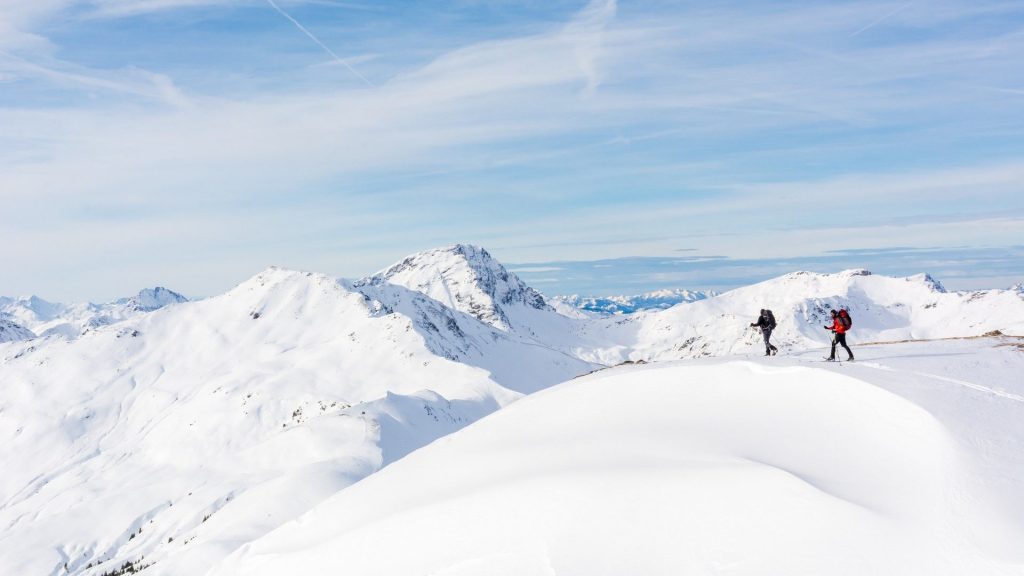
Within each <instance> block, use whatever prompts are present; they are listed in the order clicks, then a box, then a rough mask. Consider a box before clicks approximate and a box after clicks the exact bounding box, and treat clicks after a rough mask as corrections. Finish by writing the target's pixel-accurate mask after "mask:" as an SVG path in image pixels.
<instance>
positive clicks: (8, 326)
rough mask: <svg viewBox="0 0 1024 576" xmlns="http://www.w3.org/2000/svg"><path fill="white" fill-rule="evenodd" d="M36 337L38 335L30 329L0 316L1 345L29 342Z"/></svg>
mask: <svg viewBox="0 0 1024 576" xmlns="http://www.w3.org/2000/svg"><path fill="white" fill-rule="evenodd" d="M35 337H36V335H35V334H33V333H32V331H31V330H29V329H28V328H25V327H24V326H22V325H20V324H17V323H16V322H13V321H11V320H8V319H7V318H4V317H2V316H0V343H2V342H16V341H18V340H29V339H32V338H35Z"/></svg>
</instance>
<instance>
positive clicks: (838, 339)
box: [825, 310, 853, 362]
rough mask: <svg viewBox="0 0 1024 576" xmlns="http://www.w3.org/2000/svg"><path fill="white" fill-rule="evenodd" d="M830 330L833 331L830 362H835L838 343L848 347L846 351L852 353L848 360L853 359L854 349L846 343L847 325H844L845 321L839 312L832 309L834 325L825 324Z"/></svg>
mask: <svg viewBox="0 0 1024 576" xmlns="http://www.w3.org/2000/svg"><path fill="white" fill-rule="evenodd" d="M825 328H827V329H828V330H831V331H832V353H831V354H829V355H828V358H826V360H828V361H829V362H834V361H835V359H836V344H839V345H841V346H842V347H843V348H845V349H846V353H847V354H849V355H850V357H849V358H847V360H853V351H852V350H850V347H849V346H847V345H846V326H845V325H843V321H842V320H841V319H840V318H839V312H836V311H835V310H833V311H832V325H831V326H825Z"/></svg>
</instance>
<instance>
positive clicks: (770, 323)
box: [764, 310, 775, 330]
mask: <svg viewBox="0 0 1024 576" xmlns="http://www.w3.org/2000/svg"><path fill="white" fill-rule="evenodd" d="M764 314H765V316H767V317H768V329H769V330H775V314H772V311H771V310H765V311H764Z"/></svg>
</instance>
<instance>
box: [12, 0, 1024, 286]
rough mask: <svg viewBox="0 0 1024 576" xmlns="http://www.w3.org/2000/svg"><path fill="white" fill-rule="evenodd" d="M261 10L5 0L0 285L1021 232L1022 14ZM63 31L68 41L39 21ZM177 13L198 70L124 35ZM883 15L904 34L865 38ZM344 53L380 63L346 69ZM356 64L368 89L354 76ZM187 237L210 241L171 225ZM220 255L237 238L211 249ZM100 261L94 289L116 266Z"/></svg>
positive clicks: (760, 9) (972, 9) (834, 8)
mask: <svg viewBox="0 0 1024 576" xmlns="http://www.w3.org/2000/svg"><path fill="white" fill-rule="evenodd" d="M10 2H13V3H14V4H10ZM267 3H269V4H271V5H272V6H275V7H277V8H284V9H285V10H287V11H285V10H280V11H281V12H283V14H284V16H285V17H288V19H289V21H290V24H291V25H292V26H295V27H297V28H298V29H299V30H300V31H302V32H303V34H306V35H307V36H309V37H310V39H311V40H313V41H314V42H316V48H317V49H323V50H325V52H326V53H327V55H328V56H330V57H331V60H330V62H331V67H325V66H322V65H318V63H312V65H311V63H310V62H309V54H310V53H311V51H312V50H313V48H314V45H312V44H306V43H304V42H300V41H304V40H305V39H304V38H302V37H300V36H298V34H294V31H293V32H292V33H288V28H284V27H283V24H284V22H283V21H282V20H280V16H281V15H280V14H278V13H276V12H273V11H272V10H270V9H269V7H268V6H267V5H266V4H267ZM267 3H261V2H249V3H244V4H238V3H230V2H217V1H214V0H208V1H200V0H196V1H194V2H192V1H190V0H97V1H95V2H91V3H88V4H86V5H84V7H83V5H81V4H76V5H73V4H72V3H70V2H57V1H50V0H40V2H39V3H35V2H29V1H27V0H9V2H5V3H3V5H0V50H3V51H4V52H5V53H6V54H8V56H7V57H4V56H0V75H3V76H5V77H6V80H5V84H4V85H3V86H4V91H3V94H2V95H0V126H2V130H0V200H2V201H3V202H4V205H5V207H6V208H7V209H9V210H11V211H12V212H13V213H19V214H31V215H32V218H30V219H24V220H25V221H20V219H19V221H16V222H10V223H8V224H5V226H4V228H3V230H2V234H0V236H2V240H3V241H2V242H0V258H3V259H4V261H5V262H8V261H15V260H17V262H19V263H21V264H22V265H23V267H21V268H19V270H20V271H21V272H20V273H19V275H18V278H12V277H11V272H10V270H11V268H10V267H3V268H4V269H3V270H0V276H3V277H2V278H0V285H6V286H14V285H16V286H19V288H18V291H30V290H33V289H39V288H34V287H35V286H38V285H40V284H47V283H51V282H53V283H55V284H56V283H57V279H58V278H61V277H63V276H66V274H64V269H65V268H66V267H67V266H69V265H77V263H78V262H79V261H83V262H84V261H89V262H90V264H91V265H94V266H99V267H100V268H99V269H102V266H103V264H102V263H100V260H102V254H100V253H98V252H96V253H93V254H92V255H90V254H89V253H86V252H81V253H76V254H75V256H71V255H67V256H61V254H60V252H59V251H56V252H54V251H48V250H47V249H45V248H44V247H43V244H44V243H42V242H41V241H40V239H41V238H46V239H47V242H48V243H49V244H50V245H58V246H59V245H71V244H75V243H79V242H81V240H82V239H83V238H92V239H95V241H96V242H99V243H101V245H103V246H107V247H110V249H111V250H114V248H113V246H116V245H117V242H119V241H123V238H124V231H125V230H129V231H130V232H131V234H132V238H133V240H134V241H133V242H130V243H127V245H126V246H125V247H124V248H123V250H121V251H119V252H120V253H122V254H126V255H125V257H126V258H128V257H129V256H127V254H128V253H131V254H133V255H134V256H133V257H135V258H136V259H137V260H143V259H145V258H147V257H148V258H153V259H156V260H158V261H161V260H167V259H174V258H175V256H174V254H175V250H174V249H173V248H172V247H171V246H172V244H175V243H186V244H188V245H189V246H190V247H191V248H192V250H191V252H202V251H204V250H205V251H207V253H209V254H211V256H209V257H210V258H217V257H220V258H222V261H223V262H224V263H225V265H224V266H223V267H222V268H221V269H220V270H218V269H217V267H216V266H214V265H211V266H210V267H209V270H210V273H209V274H204V275H202V282H204V283H205V284H204V285H205V286H207V288H199V287H191V286H190V287H187V289H188V290H189V291H191V292H193V293H209V292H212V291H214V290H215V289H216V288H219V287H226V286H228V285H230V284H231V283H233V282H235V281H237V280H238V277H237V275H238V274H239V273H240V272H239V269H240V268H245V267H254V268H256V269H258V268H259V263H261V262H262V263H266V261H267V260H271V259H273V260H274V261H275V262H277V263H280V264H285V265H295V266H301V267H307V268H316V269H320V270H324V271H326V272H332V273H342V274H343V273H348V274H353V275H358V274H362V273H365V272H366V271H368V270H373V269H376V268H379V267H381V266H383V265H385V264H387V263H388V261H389V260H390V259H392V258H398V257H400V256H402V255H404V254H405V253H407V252H409V251H411V250H415V249H419V248H426V247H430V246H432V245H436V244H445V243H450V242H454V241H474V242H479V243H483V244H485V245H487V246H488V247H489V248H492V249H494V251H495V252H497V253H500V255H501V256H503V257H505V258H507V259H513V260H519V261H527V260H533V261H542V260H545V259H547V260H550V259H551V257H550V256H551V254H557V255H558V256H559V257H561V258H573V259H587V258H593V257H594V256H595V255H597V254H611V255H616V256H634V255H638V254H671V253H672V251H673V250H675V249H676V248H677V247H678V246H680V245H683V246H688V247H693V248H698V249H700V252H699V253H700V254H718V255H727V256H730V257H734V258H769V257H788V256H791V255H794V254H804V255H806V254H807V253H808V252H809V251H827V250H844V249H851V248H857V247H864V245H863V243H862V242H861V241H860V240H861V239H862V238H863V237H867V238H870V239H871V241H872V242H871V243H872V245H873V246H877V247H879V248H885V247H886V246H889V247H891V246H894V245H899V246H943V245H949V244H952V243H961V244H962V243H970V244H973V245H982V244H988V245H1000V244H1005V243H1007V242H1009V239H1010V238H1012V237H1013V236H1014V235H1019V234H1020V233H1021V228H1020V218H1021V215H1022V213H1024V201H1022V200H1020V199H1019V198H1021V197H1022V195H1021V194H1020V192H1021V191H1020V189H1019V188H1020V185H1019V182H1021V181H1024V179H1022V176H1024V157H1022V156H1021V152H1020V147H1019V134H1020V131H1021V130H1024V109H1022V106H1024V102H1022V100H1021V98H1020V97H1019V94H1017V93H1015V92H1014V90H1015V89H1016V87H1018V86H1022V85H1024V70H1022V69H1021V67H1020V66H1019V62H1018V61H1019V54H1020V53H1021V52H1022V51H1024V35H1021V34H1020V29H1021V27H1022V26H1024V13H1022V10H1021V9H1020V7H1019V6H1017V7H1016V8H1015V7H1014V6H1013V4H1012V3H1007V2H995V1H984V2H978V3H970V4H966V3H958V2H939V3H929V4H928V5H927V6H924V5H921V4H919V3H913V4H909V5H904V4H900V5H895V4H893V3H892V2H889V1H883V2H867V3H856V4H852V3H831V2H829V3H825V2H820V3H819V2H811V3H799V4H789V5H779V4H776V3H744V4H743V5H742V6H740V5H732V4H728V5H721V4H718V5H714V6H711V5H709V6H693V5H679V6H676V5H668V4H657V5H656V6H653V7H652V6H651V5H646V4H643V5H641V4H623V5H621V6H619V5H617V4H615V3H614V2H608V1H596V2H593V3H591V4H583V3H579V4H577V5H574V6H572V9H568V8H566V5H565V4H563V3H545V4H544V6H543V8H537V6H536V5H533V4H530V5H519V4H515V5H511V4H509V5H506V4H500V5H486V6H483V5H480V6H478V5H475V4H473V5H469V7H467V5H465V4H459V5H458V8H459V9H461V10H468V9H477V10H480V12H477V13H473V14H472V15H471V16H468V17H466V18H465V20H459V15H460V12H459V11H458V10H455V9H454V8H453V7H451V6H448V7H446V8H445V9H443V10H442V9H440V8H437V7H436V6H435V5H433V4H422V5H420V4H417V5H415V6H412V5H410V6H407V7H405V8H406V10H405V11H396V10H393V9H389V7H388V6H387V5H376V4H375V5H374V6H371V8H372V9H368V10H359V11H358V14H357V15H356V17H353V16H352V14H353V12H352V11H351V10H349V8H353V7H351V6H348V5H347V4H345V5H341V6H340V8H342V10H336V9H335V8H337V7H338V6H335V4H336V3H323V2H306V1H304V2H289V3H287V4H286V3H283V2H281V3H278V2H267ZM15 5H17V6H16V7H17V8H18V9H14V8H10V7H11V6H15ZM215 5H216V6H217V10H208V8H209V7H211V6H215ZM299 5H301V6H302V12H301V13H300V12H297V11H295V10H292V7H293V6H299ZM188 6H191V8H192V10H189V11H187V12H182V13H181V14H185V15H184V16H176V15H178V14H179V12H178V11H176V9H178V8H183V7H188ZM901 6H905V7H902V8H901ZM354 8H365V6H355V7H354ZM897 8H899V10H897ZM531 10H533V12H531ZM555 11H557V16H555V15H554V14H555ZM399 12H401V13H399ZM409 12H412V13H414V15H409ZM143 13H147V14H152V17H151V18H145V19H128V20H125V21H124V22H123V23H121V22H120V20H119V19H120V18H133V17H134V16H137V15H139V14H143ZM289 14H293V15H301V16H303V17H302V20H303V21H305V22H309V23H314V22H315V23H316V27H315V28H314V29H315V30H316V32H317V34H316V35H313V34H311V33H310V31H309V30H308V29H306V28H304V27H303V26H302V24H299V23H298V21H297V20H295V19H294V18H291V17H289ZM306 14H309V16H308V18H307V17H306V16H305V15H306ZM339 14H340V15H341V16H339ZM482 14H483V15H484V16H486V17H484V16H482ZM495 14H497V16H495ZM524 14H525V15H524ZM97 16H102V18H100V19H99V20H97V19H96V18H97ZM403 17H407V18H410V19H413V18H414V17H415V19H416V23H415V24H410V23H408V22H406V21H405V20H404V18H403ZM55 18H61V19H62V21H63V22H65V24H64V25H63V26H62V27H59V28H60V29H61V30H60V34H57V33H55V32H53V29H54V27H51V26H46V25H44V23H45V22H47V21H48V19H55ZM82 18H91V20H88V21H87V23H85V24H82V23H81V19H82ZM175 18H179V19H175ZM217 18H222V20H217ZM487 18H490V20H487ZM193 19H195V20H197V21H202V22H203V26H202V27H201V28H202V33H198V32H196V33H195V36H190V37H188V38H187V39H186V38H182V39H181V40H180V42H181V43H180V44H178V45H180V46H185V45H187V44H188V42H191V41H215V42H216V44H214V45H215V46H216V47H217V50H203V51H201V53H202V55H203V58H202V59H192V60H189V59H188V58H186V56H185V55H181V56H180V58H181V59H182V60H183V61H177V60H176V59H175V57H171V56H170V55H166V54H164V53H165V52H166V50H165V49H164V48H162V46H166V45H169V44H167V42H165V41H171V40H178V39H177V37H168V38H160V39H159V40H160V41H159V42H157V41H153V42H154V45H155V44H159V45H160V46H161V48H160V50H157V49H156V48H153V47H149V48H146V42H145V41H146V39H145V38H140V36H143V35H144V33H146V32H149V31H150V30H162V31H163V32H162V33H164V34H176V33H178V32H177V31H178V30H192V28H190V26H192V21H193ZM76 22H77V23H78V24H77V25H76ZM167 23H170V24H171V25H166V26H163V27H161V25H163V24H167ZM883 24H884V26H885V27H886V28H888V27H897V26H899V27H905V28H912V29H913V30H914V31H915V33H914V34H906V35H898V36H896V35H881V34H866V33H864V32H866V31H867V30H868V29H870V27H871V26H875V27H877V29H878V30H881V29H882V26H883ZM86 26H106V27H109V30H107V29H104V30H105V31H110V30H112V31H114V32H117V33H118V34H120V35H118V34H114V35H112V39H111V41H113V38H114V37H116V38H118V39H120V40H123V39H125V38H129V39H133V40H136V41H137V42H138V46H133V49H135V50H136V51H133V52H131V53H132V54H141V55H143V56H146V58H143V59H141V60H140V61H143V60H144V61H145V62H144V64H145V65H144V66H143V65H140V64H139V62H135V61H132V60H131V59H126V60H123V61H122V60H118V59H117V58H118V55H119V54H120V51H119V50H115V49H111V47H110V46H106V47H105V48H106V50H93V51H91V52H90V51H89V50H81V48H82V47H83V46H82V45H81V44H80V43H81V42H84V40H82V38H86V39H90V40H89V41H91V42H96V41H97V40H96V39H95V38H96V36H104V35H103V34H101V33H96V34H95V35H89V34H86V33H85V32H84V30H85V27H86ZM147 27H152V28H147ZM858 29H860V30H861V32H858ZM69 30H70V31H72V32H76V33H77V34H78V36H76V33H72V32H69ZM10 31H14V33H8V32H10ZM47 34H49V35H50V36H47ZM79 36H81V37H79ZM211 38H214V39H215V40H210V39H211ZM239 38H244V39H245V42H244V50H243V49H240V48H239V47H238V44H239V42H238V39H239ZM338 38H344V42H345V44H344V45H345V47H346V48H345V50H344V51H343V52H346V53H353V54H359V55H367V54H373V55H374V57H373V59H372V60H370V59H367V60H359V59H358V58H360V56H357V57H355V58H356V59H353V58H339V55H338V54H337V53H336V52H334V51H333V50H331V49H330V48H328V46H329V45H337V44H338V40H337V39H338ZM321 39H322V40H323V41H321ZM296 45H298V46H299V49H298V50H296V49H295V48H294V47H295V46H296ZM86 47H88V46H86ZM282 47H287V48H288V49H282ZM93 48H95V46H93ZM147 50H149V51H147ZM161 51H162V52H161ZM197 53H198V52H197ZM154 54H162V56H160V57H156V56H153V55H154ZM219 58H224V59H228V60H229V61H221V60H219ZM239 63H241V64H243V65H244V66H243V67H242V68H240V67H239ZM357 65H358V68H359V69H361V70H366V71H370V70H372V72H367V74H368V77H372V78H374V79H375V82H374V85H373V86H362V85H358V86H356V85H354V83H353V82H351V81H350V79H349V78H348V77H347V74H348V71H347V70H342V68H346V69H347V68H353V69H354V68H355V67H356V66H357ZM197 71H199V72H202V74H199V73H198V72H197ZM986 87H1001V88H1000V89H996V90H993V89H990V88H986ZM41 96H43V98H40V97H41ZM154 103H156V104H158V105H154ZM836 208H839V209H841V210H842V216H841V222H842V223H843V225H842V226H837V225H836V224H835V220H836V218H837V217H836V216H834V215H833V214H832V213H831V211H832V210H833V209H836ZM1000 217H1003V218H1004V219H1002V220H1000V219H999V218H1000ZM218 221H223V222H240V224H239V225H238V226H228V225H225V226H223V227H222V228H223V229H218V227H217V225H216V223H217V222H218ZM193 224H194V225H196V226H200V227H201V228H202V230H203V231H204V232H203V234H202V235H201V238H202V239H203V240H202V244H201V245H200V244H197V242H199V241H198V240H195V241H193V240H192V239H189V238H183V237H182V236H183V235H175V233H174V230H176V229H184V228H186V227H188V226H191V225H193ZM39 235H42V236H39ZM961 238H962V239H961ZM30 240H31V241H30ZM37 241H38V242H37ZM221 245H231V246H238V248H237V250H234V249H233V250H234V251H232V252H231V255H230V258H229V257H228V256H225V255H223V254H222V253H221V252H218V251H217V250H216V249H212V248H204V246H221ZM26 246H27V247H28V248H25V247H26ZM143 246H145V247H147V248H145V249H143V248H142V247H143ZM162 246H163V248H161V247H162ZM216 254H221V256H216ZM228 260H230V263H228ZM30 262H31V266H29V263H30ZM140 266H141V265H140ZM182 266H186V265H185V264H182ZM246 269H248V268H246ZM29 270H31V271H32V272H31V274H30V273H29V272H28V271H29ZM107 271H108V272H111V273H110V274H108V276H109V277H110V278H111V279H110V280H108V281H106V282H107V284H106V288H105V289H106V290H109V292H107V293H102V294H95V296H96V297H97V298H102V297H107V296H113V295H116V294H117V293H119V292H120V290H115V289H114V287H113V286H112V285H113V283H114V282H117V284H118V285H121V284H123V283H128V280H125V279H124V278H125V275H126V274H130V273H132V272H131V270H113V269H107ZM115 272H116V273H115ZM561 276H562V274H561V273H560V274H559V277H561ZM102 277H103V275H102V274H100V273H97V276H96V278H95V279H93V280H90V281H89V282H90V283H92V282H94V281H95V282H97V283H98V284H96V285H97V286H99V285H100V284H102V282H103V281H102V280H101V278H102ZM172 281H173V278H171V279H168V280H167V282H171V283H173V282H172ZM16 282H17V284H15V283H16ZM82 282H85V281H84V280H83V281H82ZM80 284H81V283H80ZM90 285H92V284H90ZM72 288H74V286H71V285H69V288H68V289H69V290H71V289H72ZM96 289H97V290H100V289H104V288H96ZM183 289H184V288H183Z"/></svg>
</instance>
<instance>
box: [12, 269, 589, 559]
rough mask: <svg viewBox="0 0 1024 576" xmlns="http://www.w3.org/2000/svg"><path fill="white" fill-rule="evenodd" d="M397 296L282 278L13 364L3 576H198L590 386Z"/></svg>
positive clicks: (493, 333)
mask: <svg viewBox="0 0 1024 576" xmlns="http://www.w3.org/2000/svg"><path fill="white" fill-rule="evenodd" d="M390 292H391V293H390V296H391V301H390V302H389V303H387V304H385V303H383V302H380V301H376V300H373V299H372V298H370V297H368V296H367V295H366V294H364V293H362V292H359V291H356V290H353V289H351V288H349V287H346V286H345V285H344V284H342V283H340V282H338V281H337V280H334V279H332V278H329V277H326V276H322V275H316V274H309V273H302V272H293V271H287V270H280V269H269V270H267V271H266V272H264V273H261V274H259V275H257V276H256V277H254V278H252V279H250V280H249V281H247V282H245V283H243V284H241V285H239V286H238V287H237V288H235V289H233V290H231V291H230V292H228V293H226V294H224V295H222V296H219V297H215V298H210V299H207V300H202V301H198V302H191V303H185V304H181V305H177V306H171V307H167V308H165V309H162V310H158V311H156V312H153V313H150V314H146V315H142V316H138V317H136V318H133V319H130V320H128V321H125V322H121V323H119V324H116V325H112V326H108V327H105V328H101V329H98V330H95V331H93V332H90V333H87V334H85V335H84V336H82V337H81V338H79V339H78V340H75V341H72V342H68V341H65V340H60V339H44V340H34V341H30V342H17V343H11V344H7V345H2V346H0V382H2V383H3V386H2V387H0V461H2V462H3V463H4V471H5V473H4V474H3V475H2V477H0V534H2V536H0V547H2V548H0V551H2V552H4V553H3V554H0V563H2V565H0V573H4V574H48V573H62V572H61V570H62V569H63V568H62V567H63V565H64V564H65V563H67V565H68V571H69V572H70V573H72V574H81V573H98V572H96V571H95V570H94V571H92V572H89V570H88V568H87V567H88V566H89V565H90V564H92V565H93V566H95V565H97V564H102V569H103V570H108V569H110V568H111V567H112V566H120V565H121V564H122V563H123V562H125V561H139V559H140V558H143V560H142V563H143V564H145V563H149V562H157V563H158V565H159V568H155V567H154V568H153V569H151V570H152V571H153V573H167V574H192V573H196V572H197V571H200V570H201V569H202V568H203V567H206V566H209V565H211V564H212V563H214V562H216V561H217V560H218V559H219V558H220V557H222V556H223V555H225V554H227V553H229V552H230V551H231V550H233V549H234V547H236V546H238V545H240V544H242V543H244V542H246V541H249V540H252V539H254V538H256V537H258V536H259V535H261V534H262V533H264V532H266V531H268V530H270V529H271V528H273V527H275V526H277V525H279V524H280V523H281V522H284V521H285V520H287V519H289V518H291V517H294V516H295V515H297V514H299V513H301V512H303V511H305V510H306V509H307V508H309V507H310V506H312V505H313V504H315V503H316V502H317V501H318V500H319V499H322V498H324V497H326V496H328V495H330V494H333V493H334V492H336V491H338V490H340V489H341V488H343V487H345V486H347V485H348V484H350V483H351V482H353V481H354V480H356V479H359V478H361V477H363V476H365V475H367V474H369V473H371V472H373V471H375V470H377V469H378V468H380V467H381V466H383V465H384V464H386V463H388V462H390V461H393V460H395V459H397V458H400V457H401V456H402V455H404V454H405V453H407V452H409V451H410V450H413V449H415V448H418V447H419V446H422V445H424V444H426V443H428V442H430V441H431V440H433V439H434V438H437V437H440V436H442V435H445V434H447V433H450V432H452V431H453V430H456V429H458V428H459V427H461V426H464V425H465V424H467V423H469V422H471V421H473V420H476V419H478V418H479V417H481V416H482V415H484V414H486V413H488V412H490V411H493V410H495V409H497V408H498V407H500V406H502V405H504V404H507V403H509V402H511V401H512V400H514V399H516V398H517V397H518V396H519V395H520V392H518V391H517V390H520V389H521V390H522V391H533V390H536V389H538V388H539V387H544V386H549V385H551V384H554V383H556V382H559V381H562V380H565V379H566V378H570V377H571V376H573V375H576V374H579V373H580V372H586V371H588V370H590V369H592V366H591V365H589V364H586V363H584V362H582V361H579V360H576V359H573V358H569V357H566V356H565V355H563V354H561V353H559V352H557V351H552V350H549V349H547V348H543V347H539V346H534V345H526V344H522V343H520V342H519V341H518V340H515V339H511V338H509V337H508V335H507V334H505V333H503V332H501V331H498V330H495V329H493V328H491V327H490V326H488V325H486V324H483V323H481V322H479V321H477V320H476V319H475V318H472V317H470V316H468V315H465V314H462V313H459V312H456V311H452V310H449V309H446V308H441V307H438V306H437V305H436V303H435V302H434V301H432V300H430V299H428V298H426V297H424V296H422V295H420V294H418V293H415V292H411V291H408V290H405V289H404V288H401V287H393V288H392V289H391V290H390ZM498 378H501V382H499V381H498ZM15 550H20V551H31V552H30V553H17V554H15V553H13V552H12V551H15Z"/></svg>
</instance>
